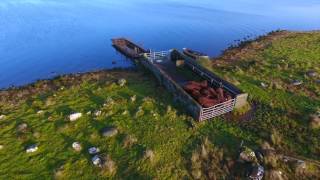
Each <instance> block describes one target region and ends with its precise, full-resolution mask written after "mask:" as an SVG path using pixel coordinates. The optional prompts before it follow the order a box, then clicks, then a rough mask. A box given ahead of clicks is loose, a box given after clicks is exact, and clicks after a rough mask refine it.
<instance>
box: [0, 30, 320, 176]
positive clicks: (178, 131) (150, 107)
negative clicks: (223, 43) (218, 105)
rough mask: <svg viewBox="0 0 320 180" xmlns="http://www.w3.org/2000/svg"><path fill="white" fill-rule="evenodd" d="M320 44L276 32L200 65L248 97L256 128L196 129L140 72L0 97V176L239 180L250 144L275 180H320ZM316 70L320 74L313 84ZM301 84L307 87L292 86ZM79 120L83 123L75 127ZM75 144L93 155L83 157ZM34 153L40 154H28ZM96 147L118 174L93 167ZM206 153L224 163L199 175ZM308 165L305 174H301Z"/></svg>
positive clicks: (98, 74)
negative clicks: (212, 177) (319, 116)
mask: <svg viewBox="0 0 320 180" xmlns="http://www.w3.org/2000/svg"><path fill="white" fill-rule="evenodd" d="M290 34H291V35H292V36H290ZM297 34H301V36H300V35H299V36H298V35H297ZM311 34H312V33H311ZM319 40H320V33H318V32H316V33H315V34H314V35H312V36H309V35H308V32H307V33H305V32H287V31H282V32H275V33H269V34H268V35H266V36H262V37H260V38H258V39H256V40H251V41H250V42H243V43H244V44H242V46H241V47H234V48H230V49H228V50H226V51H225V52H224V53H223V55H221V56H220V59H216V60H214V61H210V60H208V59H207V62H206V63H208V64H201V62H200V61H201V60H200V59H199V63H200V64H201V65H204V66H205V67H206V68H208V69H209V70H211V71H213V72H215V73H217V74H218V75H220V76H221V77H223V78H224V79H226V80H227V81H230V82H232V83H233V84H236V85H237V87H239V88H241V90H243V91H244V92H246V93H248V94H249V103H251V104H254V111H252V113H250V114H249V116H250V120H248V121H242V120H241V119H240V118H239V116H236V118H233V119H231V118H228V117H227V116H224V117H223V116H221V117H217V118H214V119H212V120H211V121H207V122H205V123H196V122H195V121H194V120H193V119H192V118H191V117H190V116H188V115H187V114H186V111H185V107H183V106H180V105H179V104H177V103H176V102H175V100H174V97H173V96H172V94H170V93H168V92H167V91H166V90H165V89H164V88H162V87H161V86H159V83H158V81H157V80H156V79H155V78H154V77H153V75H152V74H151V73H149V72H148V71H146V70H144V69H143V68H139V66H138V67H137V68H118V69H110V70H99V71H94V72H86V73H74V74H67V75H61V76H57V77H55V78H52V79H47V80H39V81H37V82H34V83H31V84H28V85H25V86H21V87H14V88H11V89H10V88H9V89H4V90H0V126H1V129H0V135H2V136H3V137H4V138H2V139H1V140H0V147H1V148H0V154H1V155H2V154H3V155H5V156H3V157H5V158H6V159H7V161H4V162H3V163H2V164H1V165H0V167H1V168H0V177H1V176H2V175H1V174H3V176H4V177H5V176H12V177H15V176H16V175H17V174H19V173H21V172H22V171H24V172H28V173H25V174H23V175H22V176H24V177H29V178H30V179H37V178H39V176H38V175H39V174H41V175H42V176H43V177H47V178H52V177H60V178H61V179H79V178H84V177H85V179H94V178H95V177H113V178H115V179H123V178H126V177H132V176H135V175H136V176H137V177H136V178H137V179H139V178H140V179H144V178H145V177H147V179H149V178H150V179H151V178H158V179H168V178H172V177H175V178H174V179H181V178H192V177H195V175H197V174H199V173H198V172H200V173H201V174H202V175H205V174H206V173H207V170H208V168H213V170H212V172H221V173H218V174H216V175H217V177H220V176H221V177H239V178H240V177H245V175H244V174H243V173H244V172H245V170H246V167H243V164H241V163H239V162H238V160H237V158H236V157H238V156H239V150H240V149H239V144H244V145H245V146H246V147H247V148H249V149H251V150H252V151H256V150H257V151H261V152H262V153H265V154H263V157H262V158H263V160H261V162H259V163H261V165H262V166H263V167H264V168H265V177H266V179H274V178H272V173H276V172H280V171H281V174H280V175H278V176H280V177H286V178H288V179H295V178H296V177H301V178H300V179H318V178H319V174H320V166H319V164H320V163H319V160H320V159H319V157H320V151H319V148H318V147H319V146H318V145H319V143H320V142H319V138H318V136H319V132H320V125H319V123H317V121H313V120H312V119H311V118H312V117H316V116H315V115H316V114H315V113H316V112H317V108H318V107H320V98H319V97H320V96H319V95H320V86H319V85H320V83H319V84H316V80H317V79H318V78H319V79H320V67H319V66H318V64H317V63H318V60H319V59H318V57H320V56H319V55H320V54H319V53H320V52H318V51H317V49H318V47H319V46H318V42H319ZM301 43H304V45H302V46H300V44H301ZM279 52H280V53H279ZM301 52H302V53H301ZM282 53H283V54H282ZM279 54H280V55H279ZM313 57H315V58H313ZM230 58H231V59H230ZM232 58H233V59H232ZM305 59H307V60H309V61H307V62H308V63H305V61H304V60H305ZM309 69H315V72H316V74H318V75H316V76H313V77H309V76H308V74H307V72H308V71H307V70H309ZM296 78H297V79H301V80H303V83H302V84H300V85H298V86H294V85H292V82H291V81H290V80H291V79H296ZM123 79H125V82H126V83H125V85H123V86H122V85H120V84H119V80H123ZM310 94H315V95H310ZM233 113H235V114H234V115H237V113H242V112H233ZM319 113H320V111H319ZM73 115H81V117H79V120H77V121H71V119H70V118H71V117H72V116H73ZM106 128H107V129H110V128H111V129H113V130H116V132H117V133H118V134H116V135H114V136H113V137H105V136H104V135H103V134H101V133H102V132H103V130H105V129H106ZM106 138H107V139H106ZM242 142H243V143H242ZM74 143H78V144H80V145H82V147H83V148H84V149H82V150H80V151H79V152H78V151H77V152H76V151H75V150H74V149H73V147H72V146H73V144H74ZM30 145H36V147H38V148H39V149H38V151H37V152H33V153H31V154H30V153H28V152H26V148H28V147H29V146H30ZM93 146H94V147H98V148H100V150H101V154H100V155H101V158H103V160H105V161H107V162H109V163H110V162H111V164H113V166H112V168H108V167H102V168H99V167H96V166H94V164H93V163H92V159H91V156H90V154H88V151H87V150H88V149H89V148H90V147H93ZM203 148H205V152H209V153H210V157H218V158H214V159H213V160H210V163H205V164H206V165H205V166H198V164H199V163H200V164H201V163H202V162H207V161H206V160H207V158H201V157H202V156H203V154H202V152H204V151H203V150H204V149H203ZM205 154H207V153H205ZM52 157H58V158H52ZM195 157H198V158H195ZM203 157H205V156H203ZM284 157H286V158H289V159H290V162H288V161H287V160H285V159H284ZM296 160H299V161H298V162H296ZM301 161H302V162H303V167H306V168H304V169H303V173H302V174H301V173H300V170H301V169H299V168H300V165H301ZM37 162H41V163H37ZM221 162H227V164H226V165H224V164H221ZM299 163H300V164H299ZM212 164H213V165H212ZM207 165H208V167H207ZM211 165H212V166H211ZM117 167H118V168H117ZM193 170H196V173H194V172H195V171H193ZM216 170H217V171H216ZM78 172H81V174H79V173H78ZM201 174H200V175H201ZM19 176H20V174H19Z"/></svg>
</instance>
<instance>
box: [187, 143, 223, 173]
mask: <svg viewBox="0 0 320 180" xmlns="http://www.w3.org/2000/svg"><path fill="white" fill-rule="evenodd" d="M190 164H191V167H190V170H191V173H190V174H191V176H192V177H193V178H194V179H224V178H226V176H227V175H228V174H229V170H228V169H227V168H225V166H224V159H223V151H222V150H221V149H219V148H217V147H214V145H213V144H211V142H210V141H209V140H208V138H205V139H204V140H203V142H202V143H201V145H200V147H198V148H197V149H196V150H195V151H193V153H192V156H191V163H190Z"/></svg>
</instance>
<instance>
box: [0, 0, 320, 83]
mask: <svg viewBox="0 0 320 180" xmlns="http://www.w3.org/2000/svg"><path fill="white" fill-rule="evenodd" d="M212 1H213V0H202V1H201V3H199V2H198V0H160V1H159V0H158V1H152V0H90V1H88V0H1V1H0V88H4V87H8V86H11V85H23V84H26V83H30V82H33V81H35V80H37V79H44V78H50V77H53V76H56V75H58V74H65V73H73V72H85V71H92V70H97V69H104V68H113V67H128V66H131V62H130V61H128V60H126V59H123V58H122V57H121V56H119V55H117V54H116V53H115V51H114V49H113V48H112V47H111V46H110V39H111V38H112V37H119V36H124V37H129V38H130V39H132V40H134V41H136V42H138V43H139V44H141V45H143V46H144V47H146V48H150V49H152V50H166V49H170V48H183V47H190V48H194V49H196V50H199V51H203V52H205V53H207V54H210V55H212V56H216V55H219V53H220V52H221V50H223V49H224V48H226V47H227V46H229V45H230V44H232V43H234V41H235V40H238V39H243V38H245V37H250V38H253V37H255V36H258V35H262V34H265V33H267V32H269V31H271V30H276V29H289V30H314V29H320V1H319V0H278V1H272V2H271V1H270V2H266V0H264V1H265V2H264V1H261V0H224V1H219V2H212ZM112 61H116V62H117V64H115V65H112V63H111V62H112Z"/></svg>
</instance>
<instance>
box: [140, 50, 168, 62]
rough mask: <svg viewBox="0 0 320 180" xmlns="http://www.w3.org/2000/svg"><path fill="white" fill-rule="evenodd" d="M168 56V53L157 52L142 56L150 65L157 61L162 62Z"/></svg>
mask: <svg viewBox="0 0 320 180" xmlns="http://www.w3.org/2000/svg"><path fill="white" fill-rule="evenodd" d="M169 54H170V51H158V52H152V51H150V53H145V54H144V56H145V57H146V58H147V59H148V60H149V61H151V62H152V63H153V62H154V61H157V60H163V59H164V58H166V57H168V55H169Z"/></svg>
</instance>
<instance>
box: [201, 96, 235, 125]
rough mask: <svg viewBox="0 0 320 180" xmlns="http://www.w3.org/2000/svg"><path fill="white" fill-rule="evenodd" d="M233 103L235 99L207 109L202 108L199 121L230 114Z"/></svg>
mask: <svg viewBox="0 0 320 180" xmlns="http://www.w3.org/2000/svg"><path fill="white" fill-rule="evenodd" d="M235 103H236V99H231V100H229V101H226V102H223V103H220V104H217V105H215V106H212V107H209V108H202V110H201V112H200V118H199V119H200V121H204V120H207V119H211V118H214V117H217V116H220V115H222V114H225V113H228V112H231V111H232V110H233V109H234V106H235Z"/></svg>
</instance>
